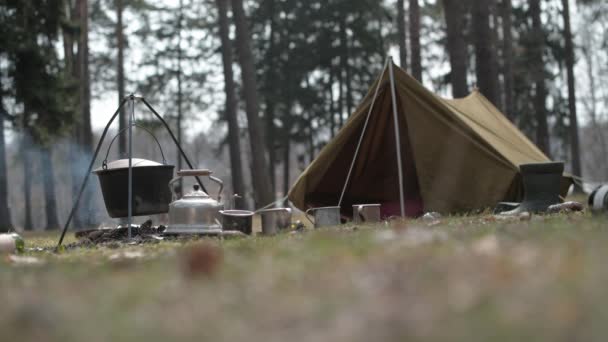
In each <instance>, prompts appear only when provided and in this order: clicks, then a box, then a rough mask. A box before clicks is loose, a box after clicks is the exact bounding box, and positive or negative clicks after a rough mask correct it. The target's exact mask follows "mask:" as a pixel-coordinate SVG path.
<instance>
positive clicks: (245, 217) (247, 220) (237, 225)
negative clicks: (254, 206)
mask: <svg viewBox="0 0 608 342" xmlns="http://www.w3.org/2000/svg"><path fill="white" fill-rule="evenodd" d="M220 214H221V215H222V230H224V231H239V232H242V233H245V234H247V235H251V233H252V232H253V214H254V212H253V211H249V210H220Z"/></svg>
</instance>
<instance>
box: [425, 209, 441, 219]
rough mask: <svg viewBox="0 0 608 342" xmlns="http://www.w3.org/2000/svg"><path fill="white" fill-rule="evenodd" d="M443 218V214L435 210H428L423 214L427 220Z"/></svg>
mask: <svg viewBox="0 0 608 342" xmlns="http://www.w3.org/2000/svg"><path fill="white" fill-rule="evenodd" d="M440 218H441V214H440V213H438V212H435V211H431V212H428V213H426V214H424V215H423V216H422V219H423V220H425V221H437V220H439V219H440Z"/></svg>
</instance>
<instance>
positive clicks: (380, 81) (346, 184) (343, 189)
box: [338, 57, 391, 207]
mask: <svg viewBox="0 0 608 342" xmlns="http://www.w3.org/2000/svg"><path fill="white" fill-rule="evenodd" d="M389 60H391V58H390V57H389V58H387V59H386V62H385V63H384V68H382V74H381V75H380V80H379V81H378V86H376V91H375V92H374V97H373V98H372V104H371V105H370V106H369V111H368V112H367V117H366V118H365V123H364V124H363V130H362V131H361V136H360V137H359V142H358V143H357V148H356V149H355V155H354V156H353V161H352V162H351V163H350V168H349V169H348V175H347V176H346V181H344V187H343V188H342V193H341V194H340V200H339V201H338V206H339V207H340V206H342V200H343V199H344V193H346V188H347V187H348V182H349V181H350V176H351V174H352V172H353V168H354V167H355V162H356V161H357V156H358V155H359V148H361V143H362V142H363V137H364V136H365V131H366V130H367V124H368V123H369V118H370V116H371V115H372V110H373V109H374V104H375V103H376V98H377V97H378V92H379V91H380V86H381V85H382V77H384V73H385V72H386V67H387V66H388V61H389Z"/></svg>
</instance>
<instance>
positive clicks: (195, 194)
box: [182, 184, 210, 199]
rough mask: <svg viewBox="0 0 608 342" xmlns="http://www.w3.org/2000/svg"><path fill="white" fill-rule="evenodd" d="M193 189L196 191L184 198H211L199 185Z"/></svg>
mask: <svg viewBox="0 0 608 342" xmlns="http://www.w3.org/2000/svg"><path fill="white" fill-rule="evenodd" d="M193 188H194V190H192V191H190V192H189V193H187V194H185V195H184V196H183V197H182V198H188V199H194V198H209V197H210V196H209V195H207V193H206V192H204V191H203V190H201V189H200V187H199V185H198V184H194V186H193Z"/></svg>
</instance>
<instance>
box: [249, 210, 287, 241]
mask: <svg viewBox="0 0 608 342" xmlns="http://www.w3.org/2000/svg"><path fill="white" fill-rule="evenodd" d="M257 213H258V214H260V218H261V219H262V234H264V235H275V234H277V233H279V232H280V231H283V230H285V229H287V228H289V226H290V225H291V208H273V209H263V210H259V211H257Z"/></svg>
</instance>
